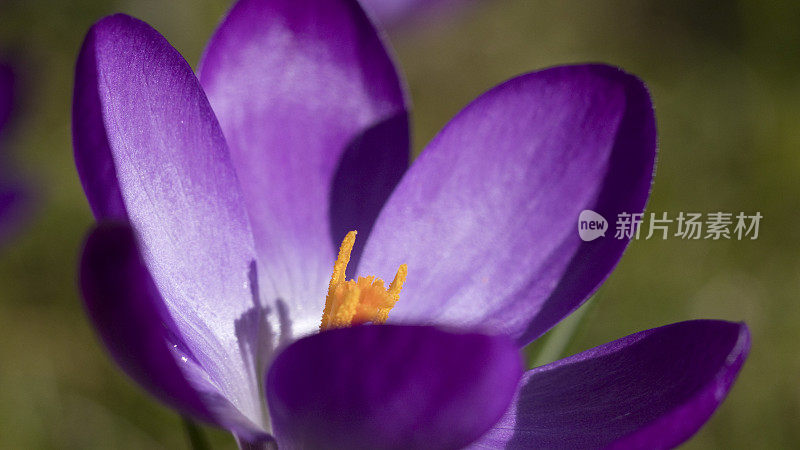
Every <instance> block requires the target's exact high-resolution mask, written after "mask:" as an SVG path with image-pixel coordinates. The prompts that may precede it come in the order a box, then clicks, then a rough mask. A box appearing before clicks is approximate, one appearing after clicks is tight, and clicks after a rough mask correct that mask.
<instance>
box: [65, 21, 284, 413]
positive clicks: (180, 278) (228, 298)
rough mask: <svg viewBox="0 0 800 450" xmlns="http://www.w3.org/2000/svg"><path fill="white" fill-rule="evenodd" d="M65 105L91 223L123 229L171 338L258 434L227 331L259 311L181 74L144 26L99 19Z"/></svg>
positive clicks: (217, 158)
mask: <svg viewBox="0 0 800 450" xmlns="http://www.w3.org/2000/svg"><path fill="white" fill-rule="evenodd" d="M73 106H74V110H73V119H74V122H73V132H74V145H75V158H76V163H77V166H78V172H79V174H80V177H81V182H82V183H83V186H84V190H85V191H86V196H87V197H88V199H89V203H90V205H91V207H92V210H93V211H94V214H95V216H96V217H97V218H98V219H118V220H122V221H129V222H130V223H131V224H132V226H133V228H134V229H135V230H136V233H137V235H138V238H139V242H140V245H141V251H142V255H143V257H144V260H145V262H146V264H147V267H148V270H149V272H150V274H151V275H152V277H153V280H154V282H155V284H156V286H157V288H158V290H159V292H160V294H161V297H163V299H164V302H165V303H166V307H167V309H168V311H169V313H170V315H171V316H172V318H173V320H174V321H175V323H176V326H177V332H178V334H179V335H180V337H181V338H182V339H183V340H184V341H185V342H186V345H187V346H188V347H189V350H190V351H191V352H192V353H193V354H194V356H195V357H196V358H197V360H198V362H199V363H200V364H201V365H202V366H203V367H204V368H205V369H206V370H207V371H208V372H209V374H210V375H211V377H212V378H213V379H214V381H215V382H216V383H217V384H218V385H219V386H220V389H221V390H222V392H223V394H224V395H225V396H226V398H228V399H229V400H230V401H232V402H233V403H235V404H236V406H237V407H238V408H239V409H240V410H241V411H242V412H243V413H244V414H245V415H246V416H247V417H248V418H250V419H251V420H253V421H254V422H256V423H263V418H262V412H261V409H262V408H261V404H260V403H261V402H260V396H259V387H258V384H259V381H258V380H259V378H260V375H258V367H255V364H254V363H253V362H252V360H254V359H256V357H255V356H253V355H252V353H253V352H251V351H250V350H249V349H250V348H252V347H253V346H255V345H256V344H257V343H254V342H244V341H246V340H247V339H253V336H255V335H256V334H255V333H252V332H250V331H249V330H248V331H247V332H246V333H244V334H246V335H247V336H245V337H243V338H241V339H240V336H241V335H242V334H243V332H242V331H241V330H240V329H239V327H237V323H239V322H237V321H239V319H242V318H243V317H245V316H246V315H249V314H251V312H252V311H261V305H259V304H258V303H257V299H255V298H254V296H253V294H252V292H251V290H250V287H249V283H250V280H249V278H248V273H249V271H251V270H252V267H253V266H254V264H255V256H254V255H255V252H254V249H253V243H252V236H251V233H250V229H249V222H248V219H247V215H246V211H245V209H244V206H243V205H244V203H243V202H242V200H241V193H240V190H239V188H238V182H237V179H236V176H235V173H234V170H233V167H232V165H231V163H230V159H229V155H228V151H227V147H226V144H225V140H224V138H223V136H222V132H221V130H220V128H219V126H218V124H217V121H216V118H215V117H214V114H213V112H212V110H211V107H210V105H209V103H208V101H207V100H206V97H205V95H204V94H203V91H202V89H201V88H200V84H199V82H198V81H197V79H196V78H195V76H194V74H193V73H192V70H191V68H190V67H189V65H188V64H187V63H186V61H184V59H183V58H182V57H181V56H180V54H178V52H177V51H176V50H175V49H174V48H172V46H170V45H169V43H168V42H167V41H166V40H165V39H164V38H163V37H162V36H161V35H160V34H158V32H156V31H155V30H153V29H152V28H151V27H150V26H148V25H147V24H145V23H144V22H141V21H139V20H137V19H133V18H131V17H128V16H124V15H116V16H111V17H108V18H106V19H103V20H101V21H100V22H98V23H97V24H96V25H94V26H93V27H92V29H91V30H90V31H89V33H88V35H87V37H86V40H85V42H84V44H83V48H82V49H81V53H80V56H79V59H78V65H77V73H76V81H75V98H74V105H73ZM248 317H249V316H248ZM248 322H252V321H248ZM264 344H268V342H266V340H265V342H264ZM240 346H241V347H240Z"/></svg>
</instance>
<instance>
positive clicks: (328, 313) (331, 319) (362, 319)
mask: <svg viewBox="0 0 800 450" xmlns="http://www.w3.org/2000/svg"><path fill="white" fill-rule="evenodd" d="M355 242H356V232H355V231H351V232H349V233H347V236H345V237H344V240H343V241H342V246H341V247H340V248H339V257H338V258H336V263H335V264H334V265H333V275H332V276H331V282H330V284H329V285H328V296H327V297H326V298H325V310H324V311H323V312H322V323H321V324H320V326H319V329H320V331H324V330H329V329H331V328H342V327H347V326H351V325H358V324H362V323H366V322H372V323H376V324H381V323H385V322H386V319H387V318H388V317H389V310H391V309H392V308H393V307H394V305H395V303H397V300H398V299H399V298H400V290H401V289H402V288H403V283H404V282H405V281H406V275H408V267H407V266H406V265H405V264H403V265H401V266H400V268H399V269H397V274H396V275H395V276H394V281H392V283H391V284H390V285H389V288H388V289H386V288H385V287H384V285H383V280H381V279H380V278H375V277H358V280H346V279H345V271H346V270H347V263H349V262H350V252H352V251H353V245H355Z"/></svg>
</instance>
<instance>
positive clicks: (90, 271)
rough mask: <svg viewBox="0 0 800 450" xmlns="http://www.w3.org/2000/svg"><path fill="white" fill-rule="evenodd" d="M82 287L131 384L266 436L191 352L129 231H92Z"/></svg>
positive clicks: (204, 416) (109, 226) (115, 227)
mask: <svg viewBox="0 0 800 450" xmlns="http://www.w3.org/2000/svg"><path fill="white" fill-rule="evenodd" d="M80 285H81V290H82V292H83V298H84V301H85V304H86V310H87V312H88V314H89V317H90V318H91V320H92V323H93V325H94V327H95V329H96V330H97V332H98V333H99V334H100V337H101V338H102V340H103V342H104V343H105V345H106V347H107V348H108V350H109V352H110V353H111V355H112V357H113V358H114V360H115V361H116V362H117V364H119V365H120V367H122V369H123V370H125V372H126V373H127V374H128V375H129V376H130V377H131V378H133V379H134V380H136V381H137V382H138V383H139V384H141V385H142V386H143V387H144V388H145V389H147V390H148V391H149V392H150V393H151V394H153V395H154V396H156V398H158V399H159V400H161V401H163V402H165V403H167V404H169V405H170V406H172V407H174V408H176V409H178V410H180V411H182V412H184V413H186V414H190V415H192V416H194V417H196V418H199V419H201V420H205V421H208V422H212V423H215V424H217V425H220V426H223V427H225V428H228V429H231V430H236V431H237V432H238V433H240V434H245V435H248V436H258V435H260V434H263V432H259V431H258V427H257V426H255V425H253V424H252V423H250V422H249V421H248V420H247V419H245V418H244V416H242V414H241V413H240V412H239V411H238V410H237V409H236V408H235V407H234V406H233V405H232V404H231V403H230V402H228V401H227V400H226V399H225V398H224V397H223V396H222V395H221V394H220V390H219V389H218V387H217V386H215V385H214V384H213V381H211V379H210V377H209V375H208V373H206V372H205V371H204V370H203V369H202V368H200V366H199V365H198V364H197V362H196V361H195V360H194V357H193V355H191V354H188V353H184V351H183V350H184V348H185V345H184V343H183V342H181V341H180V339H179V338H178V337H177V336H176V335H175V333H174V329H175V324H174V323H172V321H171V319H170V316H169V314H168V312H167V311H166V308H165V307H164V303H163V300H162V299H161V298H160V295H159V293H158V290H157V289H156V287H155V285H154V284H153V280H152V278H151V277H150V274H149V273H148V270H147V268H146V267H145V265H144V262H143V261H142V258H141V256H140V255H139V250H138V246H137V243H136V238H135V236H134V233H133V230H132V229H131V228H130V227H129V226H127V225H124V224H113V223H106V224H103V225H100V226H98V227H96V228H95V229H94V230H93V231H92V232H91V234H90V235H89V238H88V239H87V241H86V245H85V247H84V251H83V256H82V258H81V269H80ZM178 361H180V362H178Z"/></svg>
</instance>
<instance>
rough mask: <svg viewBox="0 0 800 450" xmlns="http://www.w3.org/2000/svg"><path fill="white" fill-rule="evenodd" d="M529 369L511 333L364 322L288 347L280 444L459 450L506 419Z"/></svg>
mask: <svg viewBox="0 0 800 450" xmlns="http://www.w3.org/2000/svg"><path fill="white" fill-rule="evenodd" d="M521 372H522V368H521V361H520V356H519V354H518V352H517V350H516V346H515V345H514V343H513V342H512V341H511V340H509V339H507V338H504V337H492V336H485V335H479V334H452V333H448V332H444V331H440V330H438V329H436V328H432V327H414V326H391V325H383V326H360V327H354V328H343V329H338V330H333V331H328V332H324V333H321V334H317V335H313V336H310V337H307V338H304V339H301V340H299V341H297V342H295V343H294V344H292V345H291V346H289V347H288V348H287V349H286V350H284V351H283V352H282V353H281V354H279V355H278V357H277V358H276V359H275V362H274V363H273V365H272V367H271V368H270V371H269V373H268V376H267V381H266V386H267V399H268V404H269V408H270V415H271V418H272V423H273V429H274V430H275V436H276V438H277V440H278V444H279V448H287V449H292V448H343V449H356V448H370V449H372V448H382V449H383V448H386V449H390V448H397V449H404V448H430V449H437V448H459V447H462V446H464V445H466V444H469V443H470V442H472V441H473V440H475V439H477V438H478V437H479V436H480V435H482V434H483V433H484V432H485V431H486V430H488V429H489V427H491V426H492V425H493V424H494V423H495V422H496V421H497V420H498V418H499V417H500V415H501V414H502V413H503V411H505V409H506V408H507V407H508V404H509V401H510V400H511V398H512V395H513V393H514V391H515V389H516V383H517V382H518V381H519V376H520V374H521Z"/></svg>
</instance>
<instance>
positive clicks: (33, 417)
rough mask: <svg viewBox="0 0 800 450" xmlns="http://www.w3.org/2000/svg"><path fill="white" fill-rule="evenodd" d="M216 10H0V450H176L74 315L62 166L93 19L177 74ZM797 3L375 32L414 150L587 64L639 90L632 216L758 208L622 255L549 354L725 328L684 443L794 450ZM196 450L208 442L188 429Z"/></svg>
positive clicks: (799, 388)
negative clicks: (4, 194) (670, 329)
mask: <svg viewBox="0 0 800 450" xmlns="http://www.w3.org/2000/svg"><path fill="white" fill-rule="evenodd" d="M227 7H228V3H227V1H216V0H202V1H189V0H180V1H170V2H162V1H157V0H144V1H117V2H104V1H94V0H78V1H73V2H62V1H55V0H53V1H45V0H37V1H22V0H11V1H9V0H6V1H5V2H2V3H0V48H1V49H3V50H6V52H7V53H8V52H11V53H12V54H13V55H14V56H15V57H16V58H17V60H18V61H19V62H20V63H21V64H22V66H21V70H22V73H21V75H20V78H21V82H22V88H23V92H22V94H23V98H22V104H21V105H20V109H19V115H18V117H17V120H16V122H15V123H14V129H13V130H11V133H10V135H8V136H6V138H7V139H6V140H5V145H6V147H7V148H8V150H4V151H8V152H11V153H13V155H14V157H15V159H16V161H17V163H18V166H19V167H18V170H19V171H20V172H21V173H22V174H24V175H25V176H26V177H27V178H28V179H29V180H30V183H31V184H32V185H33V186H35V188H36V196H37V200H38V202H37V204H36V205H35V209H34V211H33V213H32V215H31V219H30V221H29V222H28V223H27V224H26V225H25V226H24V227H23V230H22V231H21V232H20V233H18V235H17V236H16V237H15V238H14V239H13V240H12V241H11V242H9V243H7V244H5V247H4V248H3V249H2V252H1V253H0V448H9V449H11V448H13V449H17V448H42V449H49V448H54V449H55V448H59V449H78V448H81V449H82V448H98V449H99V448H123V449H124V448H181V447H185V446H186V445H187V441H186V437H185V435H184V433H183V430H182V428H181V422H180V419H179V418H178V417H177V416H176V415H175V414H174V413H172V412H171V411H170V410H168V409H166V408H164V407H162V406H160V405H159V404H158V403H157V402H156V401H154V400H153V399H151V398H150V397H148V396H147V395H146V394H144V393H143V392H142V391H140V390H139V389H138V387H136V386H135V385H134V384H133V383H132V382H130V381H129V380H128V379H127V378H125V377H124V376H123V375H122V374H121V373H120V372H119V371H118V370H117V369H116V367H115V366H114V365H113V364H112V363H111V361H110V360H109V359H108V358H107V357H106V355H105V353H104V350H103V349H102V348H101V347H100V345H99V344H98V342H97V341H96V339H95V336H94V334H93V332H92V330H91V329H90V328H89V326H88V323H87V321H86V319H85V317H84V314H83V311H82V309H81V306H80V302H79V299H78V296H77V294H76V289H75V268H76V265H75V261H76V258H77V255H78V253H79V249H80V245H81V241H82V239H83V236H84V233H85V231H86V230H87V228H88V227H89V225H90V223H91V222H92V219H91V216H90V214H89V210H88V207H87V204H86V201H85V199H84V197H83V194H82V192H81V188H80V185H79V182H78V178H77V174H76V172H75V168H74V166H73V162H72V145H71V136H70V104H71V96H72V81H73V66H74V62H75V57H76V55H77V51H78V48H79V46H80V43H81V40H82V38H83V35H84V33H85V32H86V30H87V28H88V27H89V26H90V25H91V24H92V23H93V22H94V21H95V20H97V19H98V18H100V17H102V16H103V15H106V14H110V13H113V12H120V11H121V12H127V13H130V14H133V15H136V16H138V17H140V18H142V19H144V20H146V21H148V22H149V23H151V24H152V25H153V26H155V27H156V29H158V30H159V31H161V32H162V33H163V34H164V35H165V36H166V37H167V38H168V39H169V40H170V42H172V43H173V45H175V47H176V48H177V49H178V50H180V51H181V52H182V53H183V54H184V56H186V58H187V60H188V61H189V62H190V63H191V64H192V65H195V64H196V62H197V60H198V58H199V55H200V52H201V51H202V48H203V46H204V44H205V41H206V39H207V38H208V36H209V35H210V33H211V32H212V30H213V29H214V27H215V25H216V23H217V22H218V20H219V18H220V17H221V16H222V14H223V13H224V11H225V10H226V9H227ZM798 24H800V3H798V2H793V1H790V0H785V1H772V2H754V1H738V2H737V1H728V2H716V1H708V0H698V1H676V2H661V1H658V0H650V1H633V0H631V1H578V0H569V1H551V2H544V1H536V0H516V1H511V0H508V1H504V0H497V1H488V0H487V1H483V2H480V1H479V2H478V3H477V4H476V6H474V7H472V8H469V9H466V10H463V11H459V12H458V13H456V14H453V15H451V16H450V17H448V18H447V19H444V20H438V21H436V20H430V21H426V22H424V23H418V24H416V25H414V26H409V27H406V28H403V29H399V30H395V31H394V32H393V33H392V34H391V38H392V43H393V45H394V46H395V50H396V52H397V54H398V57H399V61H400V63H401V65H402V68H403V70H404V72H405V75H406V78H407V80H408V84H409V87H410V90H411V97H412V100H413V104H414V110H413V125H414V150H415V154H416V153H418V152H419V151H420V150H421V148H423V147H424V145H425V143H426V142H427V141H429V140H430V139H431V138H432V137H433V136H434V134H435V133H436V132H437V130H439V129H440V128H441V127H442V126H443V125H444V124H445V123H446V122H447V121H448V120H449V118H450V117H452V116H453V115H454V114H455V113H456V112H458V111H459V109H460V108H462V107H463V106H464V105H465V104H466V103H468V102H469V101H470V100H471V99H473V98H474V97H475V96H477V95H478V94H480V93H481V92H483V91H485V90H486V89H489V88H491V87H492V86H494V85H495V84H498V83H500V82H502V81H504V80H506V79H508V78H510V77H512V76H514V75H516V74H519V73H523V72H527V71H531V70H535V69H538V68H543V67H547V66H552V65H555V64H562V63H571V62H586V61H602V62H607V63H611V64H616V65H619V66H622V67H624V68H625V69H627V70H628V71H631V72H633V73H635V74H637V75H639V76H640V77H641V78H643V79H644V80H645V81H646V82H647V84H648V86H649V87H650V89H651V92H652V96H653V100H654V103H655V107H656V114H657V118H658V125H659V134H660V152H659V161H658V167H657V174H656V178H655V185H654V189H653V194H652V197H651V201H650V203H649V205H648V210H649V211H654V212H662V211H667V212H670V213H671V214H674V213H677V212H678V211H701V212H711V211H730V212H734V213H735V212H739V211H746V212H754V211H760V212H761V213H762V214H763V216H764V219H763V221H762V226H761V236H760V237H759V239H758V240H756V241H749V240H748V241H735V240H734V241H719V242H712V241H688V242H687V241H681V240H678V239H670V240H667V241H660V240H651V241H644V240H642V241H638V242H634V243H633V244H632V245H631V247H630V248H629V250H628V251H627V253H626V255H625V257H624V258H623V260H622V262H621V263H620V265H619V266H618V268H617V270H616V271H615V272H614V274H613V275H612V276H611V277H610V279H609V280H608V282H607V283H606V284H605V285H604V286H603V287H602V288H601V289H600V291H599V293H598V294H597V296H596V298H595V301H594V302H593V304H592V307H591V308H590V309H589V310H588V311H587V314H585V316H584V319H583V322H582V324H581V326H580V328H579V332H578V333H577V334H576V335H575V337H574V338H573V339H572V340H570V341H569V345H568V347H567V353H574V352H577V351H580V350H584V349H587V348H590V347H593V346H595V345H599V344H602V343H604V342H607V341H609V340H613V339H616V338H619V337H622V336H624V335H627V334H629V333H632V332H635V331H638V330H642V329H645V328H650V327H654V326H658V325H663V324H667V323H671V322H675V321H680V320H686V319H692V318H720V319H728V320H737V321H738V320H745V321H747V323H748V325H749V326H750V328H751V330H752V333H753V347H752V350H751V353H750V357H749V359H748V361H747V364H746V366H745V368H744V370H743V371H742V373H741V376H740V378H739V381H738V382H737V384H736V386H735V387H734V389H733V391H732V392H731V394H730V396H729V398H728V399H727V400H726V401H725V403H724V404H723V405H722V407H721V408H720V409H719V410H718V412H717V413H716V414H715V415H714V417H713V418H712V420H711V421H710V422H709V423H708V425H707V426H706V427H705V428H703V429H702V430H701V431H700V432H699V433H698V434H697V436H696V437H695V438H694V439H693V440H692V441H690V442H689V443H688V444H687V445H686V448H693V449H701V448H725V449H728V448H742V449H745V448H748V449H749V448H797V447H798V446H800V427H798V423H800V385H799V384H798V378H800V355H799V354H798V342H800V327H798V324H799V323H800V308H798V299H797V293H798V290H800V264H799V263H798V257H797V255H798V250H800V238H798V236H799V235H800V233H798V226H797V225H798V221H800V215H799V214H798V207H800V205H799V204H798V203H799V202H800V200H799V198H800V195H798V194H800V179H799V178H798V173H800V151H798V149H800V76H798V72H800V27H799V26H798ZM207 432H208V435H209V439H210V440H211V442H212V443H213V445H214V446H215V447H219V448H232V447H233V441H232V440H231V439H230V438H229V437H228V436H227V435H226V433H224V432H221V431H216V430H210V429H209V430H207Z"/></svg>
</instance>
